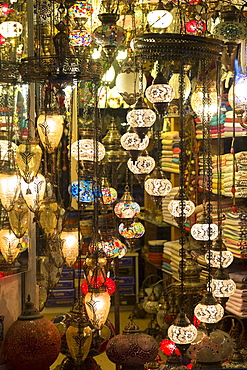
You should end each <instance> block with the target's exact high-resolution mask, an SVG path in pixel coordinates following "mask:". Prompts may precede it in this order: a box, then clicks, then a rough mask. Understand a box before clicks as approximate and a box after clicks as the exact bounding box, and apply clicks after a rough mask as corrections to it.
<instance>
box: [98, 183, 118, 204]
mask: <svg viewBox="0 0 247 370" xmlns="http://www.w3.org/2000/svg"><path fill="white" fill-rule="evenodd" d="M101 193H102V203H103V204H112V203H114V202H115V201H116V200H117V190H116V189H114V188H110V187H103V188H101Z"/></svg>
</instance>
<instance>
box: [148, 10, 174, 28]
mask: <svg viewBox="0 0 247 370" xmlns="http://www.w3.org/2000/svg"><path fill="white" fill-rule="evenodd" d="M172 19H173V16H172V14H171V13H170V12H168V11H167V10H165V9H157V10H153V11H152V12H150V13H148V15H147V21H148V23H149V25H150V26H151V27H154V28H167V27H168V26H170V24H171V23H172Z"/></svg>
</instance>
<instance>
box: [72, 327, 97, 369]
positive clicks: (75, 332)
mask: <svg viewBox="0 0 247 370" xmlns="http://www.w3.org/2000/svg"><path fill="white" fill-rule="evenodd" d="M66 341H67V344H68V349H69V353H70V356H71V357H72V358H73V359H74V360H76V361H77V364H78V363H82V362H83V361H84V360H85V359H86V357H87V355H88V353H89V350H90V347H91V343H92V329H91V328H90V326H89V325H88V326H85V327H81V325H80V323H78V322H72V323H71V324H70V326H69V327H68V329H67V330H66Z"/></svg>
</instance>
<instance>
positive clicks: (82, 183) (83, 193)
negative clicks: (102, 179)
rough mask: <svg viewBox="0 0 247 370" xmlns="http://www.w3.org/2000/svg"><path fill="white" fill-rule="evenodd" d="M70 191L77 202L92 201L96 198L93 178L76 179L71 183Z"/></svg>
mask: <svg viewBox="0 0 247 370" xmlns="http://www.w3.org/2000/svg"><path fill="white" fill-rule="evenodd" d="M68 192H69V194H70V195H71V197H72V198H74V199H75V200H77V202H83V203H91V202H93V201H94V199H95V194H94V191H93V182H92V181H91V180H75V181H72V182H71V183H70V184H69V187H68Z"/></svg>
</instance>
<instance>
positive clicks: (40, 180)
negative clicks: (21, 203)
mask: <svg viewBox="0 0 247 370" xmlns="http://www.w3.org/2000/svg"><path fill="white" fill-rule="evenodd" d="M45 189H46V179H45V177H44V176H43V175H41V173H38V174H37V176H35V177H34V179H33V181H32V182H30V184H28V183H26V181H25V180H24V179H23V178H22V179H21V192H22V196H23V198H24V199H25V202H26V203H27V206H28V208H29V209H30V211H32V212H36V211H37V210H38V208H39V204H40V201H41V200H43V198H44V195H45Z"/></svg>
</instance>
